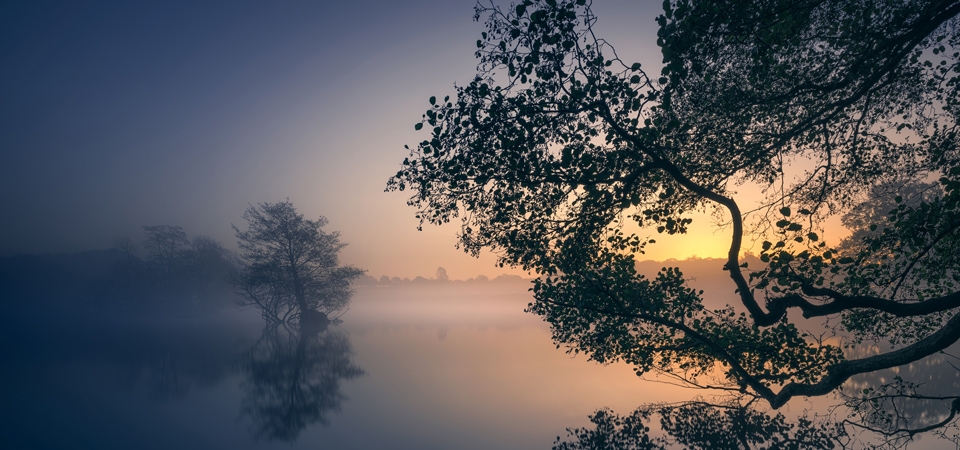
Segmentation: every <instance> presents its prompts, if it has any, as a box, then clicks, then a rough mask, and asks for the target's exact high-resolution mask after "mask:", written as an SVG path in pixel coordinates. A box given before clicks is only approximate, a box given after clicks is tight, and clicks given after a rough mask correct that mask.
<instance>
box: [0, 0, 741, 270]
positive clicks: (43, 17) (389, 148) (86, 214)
mask: <svg viewBox="0 0 960 450" xmlns="http://www.w3.org/2000/svg"><path fill="white" fill-rule="evenodd" d="M661 4H662V3H661V2H660V1H659V0H647V1H639V2H637V1H626V0H624V1H614V0H595V2H594V10H595V12H596V13H597V15H598V17H599V19H600V20H599V23H598V26H597V28H598V34H600V35H601V36H604V37H606V38H607V39H608V40H609V41H610V42H611V43H613V44H614V45H615V46H616V47H617V49H618V51H619V52H620V55H621V56H622V57H624V59H635V60H639V61H641V62H642V63H644V66H645V67H648V68H649V67H651V66H653V67H656V66H657V64H658V63H659V50H658V48H657V47H656V45H655V42H656V23H655V17H656V16H657V15H658V14H659V13H660V11H661V6H660V5H661ZM473 5H474V3H473V2H472V1H471V0H414V1H402V2H400V1H376V0H367V1H351V2H330V1H304V2H241V1H229V2H178V1H157V2H128V1H117V2H60V3H58V2H41V1H31V2H7V3H5V4H4V5H3V6H0V67H2V68H3V70H0V210H2V211H3V212H2V219H0V235H2V239H0V256H7V255H11V254H15V253H37V252H61V251H67V252H72V251H80V250H87V249H96V248H108V247H110V246H111V245H112V244H113V242H114V241H115V240H116V239H117V238H120V237H129V238H131V239H133V240H135V241H140V239H142V233H141V231H140V227H141V226H143V225H156V224H170V225H180V226H182V227H183V228H184V229H185V230H186V231H187V233H188V234H190V235H191V236H192V235H207V236H211V237H214V238H216V239H218V240H219V241H221V242H222V243H224V244H226V245H227V246H228V247H233V246H234V241H235V239H234V238H233V232H232V230H231V229H230V225H231V224H232V223H234V224H237V225H240V226H242V225H243V222H242V220H241V218H240V216H241V214H242V213H243V210H244V209H245V208H246V207H247V205H248V204H251V203H257V202H263V201H270V202H274V201H280V200H283V199H284V198H287V197H289V198H290V200H291V201H293V203H294V205H296V206H297V207H298V209H299V210H300V211H301V212H303V213H305V214H306V215H307V216H309V217H316V216H317V215H321V214H322V215H324V216H326V217H327V218H328V219H329V221H330V224H329V225H328V227H327V230H328V231H330V230H339V231H340V232H341V235H342V238H343V240H344V241H345V242H348V243H349V244H350V245H349V246H348V247H347V248H346V249H344V251H343V254H342V255H343V256H342V259H343V261H344V262H347V263H351V264H355V265H358V266H360V267H363V268H366V269H368V270H369V273H370V274H371V275H373V276H377V277H379V276H380V275H383V274H387V275H391V276H400V277H414V276H416V275H425V276H432V275H433V274H434V273H435V271H436V268H437V267H438V266H444V267H446V269H447V271H448V273H449V274H450V276H451V277H453V278H467V277H472V276H475V275H477V274H486V275H488V276H493V275H497V274H499V273H502V272H504V271H505V270H504V269H500V268H498V267H495V266H494V258H493V257H491V256H490V255H487V256H485V257H481V258H480V259H479V260H476V259H473V258H471V257H469V256H467V255H465V254H463V253H462V252H461V251H459V250H457V249H455V248H454V244H455V237H454V235H455V231H456V230H455V228H454V227H442V228H437V227H427V228H425V230H424V231H423V232H418V231H417V230H416V226H417V221H416V219H415V218H414V210H413V209H412V208H410V207H407V206H406V205H405V199H406V194H405V193H389V194H388V193H384V192H383V189H384V186H385V183H386V180H387V178H389V176H390V175H392V174H393V173H395V172H396V170H397V169H398V168H399V163H400V161H402V160H403V158H404V157H405V156H406V154H407V152H406V150H404V149H403V145H404V144H413V143H415V142H418V141H420V140H422V139H423V135H422V133H426V131H424V132H422V133H421V134H418V133H417V132H415V131H414V129H413V125H414V123H415V122H417V121H418V120H419V118H420V115H421V114H422V112H423V111H424V110H425V109H426V108H427V107H428V106H429V105H428V103H427V99H428V98H429V97H430V96H431V95H437V96H442V95H446V94H449V93H452V91H453V83H454V82H457V81H459V82H461V83H466V82H468V81H469V80H470V79H471V78H472V76H473V73H474V67H475V61H474V58H473V51H474V50H475V42H476V39H477V38H478V35H479V34H480V32H481V31H483V26H482V24H479V23H476V22H474V21H473V20H472V16H473ZM712 233H713V232H712V231H708V230H704V231H703V232H702V233H701V234H698V235H695V236H696V237H692V238H685V239H682V240H674V242H672V243H671V242H668V243H666V244H661V245H659V246H658V248H656V249H655V250H654V252H653V253H651V254H650V256H651V257H653V258H658V259H664V258H667V257H676V258H684V257H687V256H690V255H694V254H697V255H699V256H720V254H722V252H723V246H724V245H726V237H727V233H721V234H718V235H713V234H712ZM661 241H662V240H661ZM513 273H518V272H513Z"/></svg>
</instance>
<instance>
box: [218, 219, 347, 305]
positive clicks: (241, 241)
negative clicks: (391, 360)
mask: <svg viewBox="0 0 960 450" xmlns="http://www.w3.org/2000/svg"><path fill="white" fill-rule="evenodd" d="M243 218H244V220H246V221H247V229H246V230H243V231H241V230H240V229H239V228H237V227H236V226H234V227H233V229H234V231H235V232H236V236H237V239H238V245H239V247H240V250H241V252H242V253H241V260H242V262H243V268H242V269H241V271H240V275H239V277H238V280H237V286H238V290H239V293H240V295H241V296H242V298H243V300H242V301H241V304H242V305H250V306H257V307H259V308H260V310H261V314H262V315H263V317H264V319H266V320H267V321H271V322H274V321H276V322H286V321H289V320H291V319H294V318H298V317H301V316H302V315H303V314H305V313H307V312H308V311H319V312H322V313H324V314H330V313H332V312H335V311H338V310H341V309H343V308H344V307H346V305H347V303H348V302H349V301H350V295H351V294H352V291H351V289H350V280H352V279H354V278H357V277H359V276H360V275H362V274H363V270H360V269H358V268H356V267H353V266H341V265H340V264H339V260H338V253H339V252H340V249H342V248H343V247H345V246H346V244H344V243H341V242H340V233H337V232H332V233H325V232H324V231H323V230H322V229H321V228H322V227H323V226H324V225H326V224H327V219H326V218H324V217H322V216H321V217H319V218H317V220H309V219H306V218H304V216H303V214H300V213H298V212H297V210H296V208H294V206H293V203H291V202H290V201H289V200H287V201H283V202H279V203H260V204H258V205H256V206H250V207H248V208H247V210H246V211H245V212H244V213H243Z"/></svg>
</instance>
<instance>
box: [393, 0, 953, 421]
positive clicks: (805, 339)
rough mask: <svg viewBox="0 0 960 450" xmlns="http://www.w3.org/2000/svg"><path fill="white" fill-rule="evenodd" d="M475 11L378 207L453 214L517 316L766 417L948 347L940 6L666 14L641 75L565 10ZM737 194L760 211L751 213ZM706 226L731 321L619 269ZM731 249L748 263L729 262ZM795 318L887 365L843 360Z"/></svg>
mask: <svg viewBox="0 0 960 450" xmlns="http://www.w3.org/2000/svg"><path fill="white" fill-rule="evenodd" d="M476 11H477V16H476V18H477V19H478V20H480V19H481V18H482V19H484V20H486V22H485V23H486V28H487V31H486V32H484V33H483V34H482V36H481V39H480V40H478V41H477V48H478V50H477V53H476V56H477V58H478V59H479V66H478V73H477V76H476V77H475V78H474V79H473V80H472V81H471V82H470V83H468V84H466V85H465V86H459V87H457V88H456V95H455V96H454V98H452V99H451V98H450V97H446V98H444V99H443V100H439V99H437V98H435V97H432V98H431V99H430V103H431V107H430V109H429V110H428V111H427V112H426V113H425V114H424V116H423V120H422V121H421V122H420V123H418V124H416V128H417V129H421V128H424V127H426V128H427V130H428V131H429V132H430V137H429V138H428V139H426V140H424V141H422V142H421V143H420V144H419V145H418V146H416V147H415V148H413V149H411V151H410V155H409V156H408V157H407V158H406V159H405V160H404V162H403V165H402V168H401V170H400V171H399V172H398V173H397V174H396V176H394V177H393V178H391V180H390V181H389V183H388V189H394V190H407V189H409V190H411V191H413V196H412V197H411V198H410V200H409V204H410V205H412V206H414V207H416V208H417V210H418V217H419V218H420V219H421V221H422V222H426V223H435V224H439V223H445V222H448V221H451V220H455V219H459V220H461V221H462V228H461V234H460V236H459V237H460V244H461V245H462V246H463V248H464V249H465V250H467V251H468V252H471V253H474V254H476V253H478V252H479V251H480V250H481V249H485V248H486V249H490V250H493V251H495V252H497V253H498V254H499V255H500V257H501V262H502V263H503V264H508V265H515V266H519V267H522V268H525V269H528V270H534V271H536V272H538V273H539V274H541V275H542V278H541V280H540V281H539V282H538V284H537V286H536V288H535V296H536V301H535V303H534V304H532V305H531V308H530V309H531V311H533V312H535V313H537V314H540V315H542V316H544V318H545V319H546V320H547V321H548V322H550V323H551V325H552V326H553V330H554V338H555V340H556V341H557V342H558V343H563V344H567V345H570V346H571V348H572V349H574V350H576V351H584V352H586V353H588V354H590V355H591V357H593V358H595V359H598V360H600V361H609V360H614V359H624V360H627V361H628V362H631V363H633V364H634V365H636V366H637V368H638V371H639V372H645V371H648V370H659V371H664V372H671V373H677V372H678V371H679V372H683V373H684V375H683V377H684V378H685V379H688V380H690V381H691V383H693V384H695V385H703V384H700V383H699V382H698V381H696V380H697V379H698V378H702V377H710V376H712V375H711V374H714V373H715V372H716V371H717V367H718V366H717V365H718V364H719V365H720V367H722V368H721V369H720V372H722V373H723V374H724V375H723V377H721V378H724V380H721V384H720V385H717V384H713V385H715V386H726V387H727V388H736V389H741V390H743V391H745V392H747V393H749V395H755V396H757V397H760V398H763V399H765V400H767V401H768V402H769V404H770V405H771V406H773V407H774V408H777V407H780V406H782V405H783V404H784V403H785V402H786V401H787V400H789V399H790V398H792V397H795V396H813V395H823V394H826V393H829V392H831V391H833V390H835V389H836V388H838V387H839V386H840V385H841V384H842V383H844V381H845V380H847V379H849V378H850V377H851V376H854V375H856V374H861V373H868V372H873V371H877V370H881V369H884V368H889V367H893V366H897V365H901V364H906V363H909V362H911V361H916V360H918V359H920V358H923V357H924V356H927V355H930V354H932V353H935V352H938V351H941V350H943V349H945V348H946V347H948V346H949V345H951V344H953V343H954V342H956V341H957V340H958V339H960V318H958V317H960V316H958V315H957V314H956V312H957V308H958V307H960V290H958V287H960V275H958V273H957V271H956V267H958V264H960V260H958V257H957V256H955V255H957V254H960V251H958V250H960V233H957V231H958V227H960V201H958V198H960V194H958V191H960V188H958V186H960V148H958V145H957V144H958V131H960V130H958V128H957V121H956V117H957V113H958V111H960V95H958V89H960V87H958V86H960V77H958V73H960V29H958V25H960V19H958V14H960V1H956V0H954V1H922V0H914V1H910V0H905V1H896V2H885V3H882V4H878V3H877V2H866V1H864V2H857V1H854V2H850V1H823V0H768V1H736V0H727V1H722V0H676V1H672V2H668V3H667V4H666V5H665V12H664V15H663V16H661V17H660V18H659V19H658V23H659V26H660V32H659V40H658V44H659V45H660V47H661V48H662V51H663V56H664V67H663V68H662V70H660V73H659V74H657V75H653V74H651V73H649V72H647V71H645V70H644V69H643V68H642V67H641V66H640V64H637V63H630V62H626V61H623V60H622V59H621V58H620V56H619V55H618V54H617V53H616V51H615V50H614V49H613V48H612V46H611V45H610V44H608V43H607V42H606V41H605V40H603V39H601V38H599V37H597V36H596V35H595V34H594V29H593V25H594V23H595V22H596V20H597V19H596V17H595V16H594V15H593V13H592V12H591V10H590V4H589V2H587V1H585V0H565V1H564V0H542V1H532V0H524V1H522V2H520V3H516V4H512V5H510V6H506V7H500V6H497V5H493V4H490V5H487V4H479V5H478V6H477V9H476ZM791 161H796V162H802V164H796V165H795V166H794V167H791V164H790V162H791ZM938 178H939V181H938V182H936V183H934V184H932V185H930V187H929V189H928V190H927V191H926V192H927V194H925V196H924V197H922V198H919V197H918V198H917V199H915V200H916V201H908V200H902V201H901V199H900V197H899V196H898V197H897V201H896V202H895V203H896V204H895V205H893V206H892V208H893V211H890V209H889V208H888V209H887V210H882V211H881V210H880V209H877V208H874V210H876V212H877V213H876V214H874V215H873V216H871V217H869V218H866V219H864V220H861V221H860V222H861V225H862V227H863V229H862V230H861V231H858V232H857V233H855V236H856V238H855V239H854V238H851V239H850V240H848V241H847V242H845V243H844V244H843V245H841V246H840V247H837V248H830V247H828V246H827V245H826V244H825V243H824V242H823V241H821V240H820V237H819V236H818V234H817V231H819V226H820V224H821V223H822V221H823V220H824V219H825V218H827V217H829V216H831V215H836V214H845V213H849V212H851V211H853V210H854V208H853V207H854V206H855V205H858V204H861V203H864V202H878V201H879V202H883V201H888V200H889V199H886V198H883V197H876V196H874V197H873V198H871V197H870V196H869V195H868V194H869V193H871V192H875V191H876V189H875V188H877V187H878V186H893V188H892V189H893V190H894V191H896V189H897V186H901V187H902V186H906V183H907V182H925V181H930V180H936V179H938ZM744 185H748V186H750V187H751V188H754V187H756V188H759V189H763V191H764V192H766V193H767V195H768V198H767V199H766V200H765V202H764V203H763V205H762V206H761V207H760V208H759V210H756V211H757V214H754V215H753V216H751V215H749V214H748V213H745V212H744V210H743V209H742V208H741V205H740V204H739V203H738V201H737V198H736V196H735V193H734V192H735V190H736V189H737V188H739V187H742V186H744ZM704 209H715V210H720V211H724V212H725V213H726V214H727V215H728V216H729V217H730V224H731V227H730V235H729V236H730V241H729V242H730V245H729V252H728V255H727V262H726V264H725V266H724V270H727V271H728V273H729V275H730V277H731V281H732V285H731V290H733V289H736V291H737V293H738V295H739V298H740V303H741V305H740V306H738V308H739V307H741V306H742V307H743V308H745V309H746V313H748V314H743V315H738V313H737V310H736V308H733V307H728V308H724V309H719V310H712V311H711V310H708V309H706V308H705V307H704V306H703V305H702V302H701V301H700V297H699V295H696V294H692V293H690V292H686V291H683V290H682V289H680V288H679V287H676V286H682V284H683V280H682V278H681V277H680V276H679V272H671V271H666V272H663V273H661V278H658V279H657V280H648V279H646V278H644V277H642V276H640V275H638V274H637V273H636V271H635V270H633V265H634V264H635V260H634V257H635V256H636V255H638V254H641V253H643V249H644V248H645V246H646V245H648V244H651V243H654V240H653V239H650V238H648V237H643V236H642V235H641V234H639V233H642V231H632V230H636V229H637V227H640V229H641V230H642V229H647V230H651V232H652V230H655V231H656V232H658V233H666V234H683V233H685V232H686V230H687V229H688V227H689V226H691V219H690V213H691V212H692V211H696V210H704ZM888 212H890V214H889V215H888V214H887V213H888ZM751 233H752V234H753V237H755V238H759V239H761V240H762V239H764V238H765V239H767V240H766V241H765V242H764V243H763V248H762V253H761V255H760V258H761V260H762V262H763V263H765V265H763V266H761V267H754V268H750V267H748V266H747V264H746V263H742V262H741V253H742V251H743V242H744V239H745V238H747V237H750V235H751ZM677 283H679V285H678V284H677ZM675 285H676V286H675ZM668 286H670V287H668ZM671 289H673V290H671ZM677 289H680V290H677ZM791 309H798V310H800V311H801V312H802V313H803V315H804V316H805V317H807V318H812V317H826V318H834V317H839V319H840V320H839V321H837V320H832V321H831V322H830V325H829V326H830V327H831V329H832V331H833V332H835V333H836V334H837V335H839V336H841V337H844V336H845V337H847V338H852V339H854V341H859V340H864V339H872V340H888V341H889V344H890V346H889V351H887V352H885V353H881V354H879V355H873V356H869V357H866V358H860V359H852V360H848V359H846V358H845V357H844V355H843V352H842V351H841V350H840V349H839V348H837V347H836V346H835V345H831V344H829V343H827V341H823V340H818V339H814V338H813V337H812V336H809V335H805V334H804V333H802V332H801V331H799V330H798V329H797V328H796V327H795V326H794V325H793V324H790V323H789V320H788V319H789V316H788V311H789V310H791ZM871 318H872V319H873V320H876V319H878V318H879V320H880V321H881V322H883V323H884V325H879V326H878V325H876V324H872V323H870V320H871ZM724 383H726V384H724Z"/></svg>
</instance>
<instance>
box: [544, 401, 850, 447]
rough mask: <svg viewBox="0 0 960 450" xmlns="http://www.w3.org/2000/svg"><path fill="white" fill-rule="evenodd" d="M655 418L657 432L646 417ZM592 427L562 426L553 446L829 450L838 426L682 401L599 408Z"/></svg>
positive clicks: (734, 406) (747, 407)
mask: <svg viewBox="0 0 960 450" xmlns="http://www.w3.org/2000/svg"><path fill="white" fill-rule="evenodd" d="M653 417H659V428H660V430H659V431H655V430H653V429H652V428H651V419H652V418H653ZM590 422H592V423H593V428H577V429H567V435H568V436H567V437H568V439H570V440H568V441H566V442H560V439H559V438H558V439H557V442H556V443H555V444H554V446H553V448H554V450H608V449H609V450H641V449H650V450H655V449H668V448H688V449H714V448H724V449H796V450H800V449H811V450H813V449H829V448H835V445H836V439H837V437H839V436H841V435H842V434H843V430H842V429H841V428H839V427H837V426H835V425H830V424H824V423H814V422H812V421H811V420H809V419H807V418H804V417H801V418H800V419H798V420H797V422H796V423H791V422H790V421H788V420H787V419H786V418H785V417H784V416H783V415H782V414H776V415H770V414H766V413H763V412H761V411H758V410H756V409H754V407H753V406H752V405H750V404H747V405H740V404H739V403H736V402H730V403H727V404H722V405H715V404H710V403H705V402H687V403H682V404H679V405H647V406H644V407H642V408H639V409H637V410H636V411H634V412H633V413H632V414H630V415H628V416H623V417H621V416H618V415H616V414H614V413H613V412H612V411H610V410H607V409H602V410H599V411H597V412H596V413H594V414H593V415H592V416H590Z"/></svg>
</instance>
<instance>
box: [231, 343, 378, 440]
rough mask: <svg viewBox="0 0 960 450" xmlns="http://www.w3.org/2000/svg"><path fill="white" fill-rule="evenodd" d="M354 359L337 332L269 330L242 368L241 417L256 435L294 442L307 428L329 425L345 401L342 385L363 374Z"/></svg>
mask: <svg viewBox="0 0 960 450" xmlns="http://www.w3.org/2000/svg"><path fill="white" fill-rule="evenodd" d="M351 357H352V352H351V349H350V341H349V339H348V338H347V336H346V334H344V333H343V331H342V330H340V329H339V328H336V327H331V328H327V329H325V330H303V331H298V330H293V329H290V328H288V327H284V326H274V327H267V328H265V329H264V330H263V334H262V335H261V337H260V339H259V340H258V341H257V342H256V343H255V344H254V345H253V347H251V348H250V349H249V350H248V351H247V352H245V353H244V354H243V355H242V357H241V362H240V366H239V367H240V371H241V372H243V374H244V376H245V381H244V382H243V384H242V386H241V388H242V390H243V400H242V402H241V405H242V406H241V414H242V416H244V417H245V418H247V419H249V420H250V421H251V422H252V424H251V431H252V433H253V435H254V436H255V437H256V438H258V439H261V438H266V439H270V440H282V441H294V440H296V439H297V436H299V434H300V432H301V431H303V429H304V428H306V427H307V426H309V425H311V424H314V423H320V424H323V425H326V424H328V423H329V416H328V415H329V413H331V412H337V411H340V404H341V403H342V402H343V401H344V399H345V397H344V395H343V394H342V392H341V390H340V383H341V381H343V380H350V379H353V378H357V377H359V376H361V375H363V373H364V372H363V369H361V368H360V367H358V366H357V365H355V364H354V363H353V361H352V358H351Z"/></svg>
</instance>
